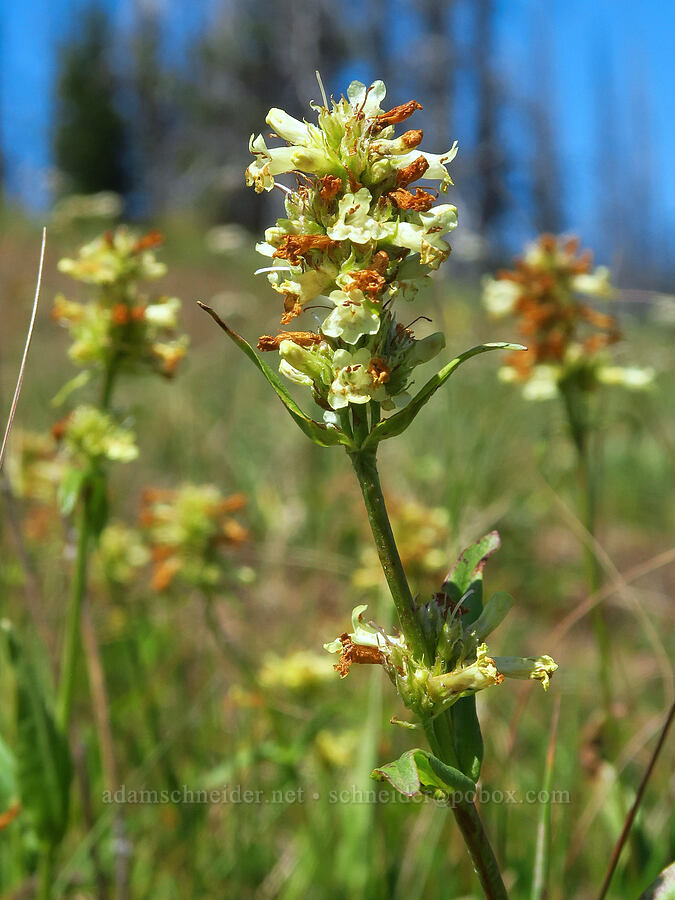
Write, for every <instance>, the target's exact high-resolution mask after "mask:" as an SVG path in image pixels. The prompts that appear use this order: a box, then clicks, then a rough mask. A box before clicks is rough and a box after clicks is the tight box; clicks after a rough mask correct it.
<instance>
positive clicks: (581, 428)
mask: <svg viewBox="0 0 675 900" xmlns="http://www.w3.org/2000/svg"><path fill="white" fill-rule="evenodd" d="M562 395H563V400H564V402H565V411H566V413H567V419H568V422H569V427H570V433H571V435H572V440H573V442H574V447H575V450H576V457H577V482H578V509H579V518H580V520H581V522H582V524H583V526H584V528H585V530H586V533H587V540H586V541H585V542H584V569H585V575H586V586H587V589H588V593H589V595H593V594H596V593H597V592H598V591H599V590H600V589H601V588H602V581H603V578H602V569H601V567H600V564H599V562H598V557H597V554H596V552H595V547H594V546H593V544H594V541H595V536H596V506H597V503H596V501H597V479H596V473H595V471H594V466H593V460H592V454H591V427H590V417H589V415H588V398H587V396H586V395H585V393H584V392H583V391H582V390H581V389H579V388H577V387H575V386H573V385H572V386H569V387H566V388H563V390H562ZM592 624H593V632H594V635H595V642H596V646H597V648H598V657H599V675H600V687H601V690H602V699H603V705H604V709H605V713H606V715H607V719H608V721H611V720H612V718H613V716H612V669H611V656H610V640H609V632H608V629H607V622H606V618H605V611H604V609H603V607H602V605H601V604H598V605H597V606H596V607H595V608H594V609H593V613H592Z"/></svg>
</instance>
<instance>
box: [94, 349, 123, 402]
mask: <svg viewBox="0 0 675 900" xmlns="http://www.w3.org/2000/svg"><path fill="white" fill-rule="evenodd" d="M118 365H119V358H118V357H117V355H115V356H113V357H112V359H111V360H110V362H109V363H108V365H107V366H106V368H105V372H104V373H103V384H102V385H101V401H100V403H99V406H100V408H101V409H102V410H106V409H108V407H109V406H110V403H111V401H112V391H113V386H114V384H115V377H116V375H117V368H118Z"/></svg>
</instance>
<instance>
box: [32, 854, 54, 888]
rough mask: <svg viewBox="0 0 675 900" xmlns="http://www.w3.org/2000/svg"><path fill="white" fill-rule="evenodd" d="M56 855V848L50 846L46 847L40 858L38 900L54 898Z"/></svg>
mask: <svg viewBox="0 0 675 900" xmlns="http://www.w3.org/2000/svg"><path fill="white" fill-rule="evenodd" d="M54 855H55V847H54V846H53V845H51V844H50V845H49V846H48V847H45V850H44V853H43V854H42V857H41V858H40V864H39V866H38V890H37V895H36V896H37V900H50V898H51V896H52V885H53V882H54Z"/></svg>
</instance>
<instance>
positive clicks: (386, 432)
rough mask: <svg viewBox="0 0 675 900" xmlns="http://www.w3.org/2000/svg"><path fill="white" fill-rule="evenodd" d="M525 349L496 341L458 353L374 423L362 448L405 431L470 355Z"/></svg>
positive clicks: (520, 345)
mask: <svg viewBox="0 0 675 900" xmlns="http://www.w3.org/2000/svg"><path fill="white" fill-rule="evenodd" d="M525 349H526V348H525V347H523V345H522V344H508V343H504V342H497V343H491V344H479V346H477V347H472V348H471V349H470V350H466V351H465V352H464V353H460V355H459V356H457V357H455V359H453V360H451V361H450V362H449V363H448V364H447V366H443V368H442V369H441V371H440V372H438V373H437V374H436V375H434V376H433V378H430V379H429V381H427V383H426V384H425V385H424V387H423V388H421V390H420V391H418V393H417V394H415V396H414V397H413V399H412V400H411V401H410V403H408V405H407V406H405V407H404V408H403V409H402V410H401V411H400V412H397V413H396V414H395V415H393V416H390V417H389V418H388V419H384V420H383V421H382V422H380V423H379V424H378V425H376V426H375V428H374V429H373V430H372V431H371V433H370V435H369V436H368V439H367V440H366V441H365V442H364V444H363V448H364V449H367V448H369V447H375V446H376V445H377V444H378V443H379V442H380V441H384V440H386V439H387V438H391V437H396V435H397V434H401V432H403V431H405V430H406V428H407V427H408V425H410V423H411V422H412V420H413V419H414V418H415V416H416V415H417V413H418V412H419V411H420V410H421V409H422V407H423V406H424V405H425V404H426V403H428V402H429V400H431V398H432V397H433V395H434V394H435V393H436V391H437V390H438V389H439V387H441V385H442V384H445V382H446V381H447V380H448V378H449V377H450V376H451V375H452V373H453V372H454V371H455V370H456V369H458V368H459V366H461V365H462V363H463V362H466V360H467V359H471V357H472V356H478V354H479V353H487V352H488V351H489V350H525Z"/></svg>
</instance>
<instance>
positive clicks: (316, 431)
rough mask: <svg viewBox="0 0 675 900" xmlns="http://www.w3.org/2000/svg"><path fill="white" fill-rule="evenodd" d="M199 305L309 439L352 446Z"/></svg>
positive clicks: (324, 444)
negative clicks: (302, 405) (310, 413)
mask: <svg viewBox="0 0 675 900" xmlns="http://www.w3.org/2000/svg"><path fill="white" fill-rule="evenodd" d="M197 303H198V304H199V306H201V308H202V309H203V310H205V311H206V312H207V313H208V314H209V315H210V316H211V318H212V319H213V320H214V322H216V323H217V324H218V325H219V326H220V327H221V328H222V329H223V331H224V332H225V334H226V335H227V336H228V337H229V338H230V340H231V341H233V342H234V343H235V344H236V345H237V347H239V349H240V350H241V351H242V352H243V353H245V354H246V356H248V358H249V359H250V360H251V362H253V363H254V364H255V365H256V366H257V367H258V369H260V371H261V372H262V374H263V375H264V376H265V378H266V379H267V381H268V382H269V383H270V384H271V386H272V388H273V390H274V392H275V393H276V395H277V397H278V398H279V399H280V400H281V402H282V403H283V404H284V406H285V407H286V409H287V410H288V412H289V413H290V415H291V417H292V418H293V420H294V422H295V424H296V425H297V426H298V427H299V428H300V429H301V430H302V431H303V432H304V433H305V434H306V435H307V437H308V438H310V439H311V440H313V441H314V443H315V444H318V445H319V446H320V447H334V446H336V445H337V444H345V445H347V444H350V441H349V439H348V438H347V436H346V435H345V434H343V433H342V432H341V431H338V430H337V429H335V428H328V427H327V426H326V425H324V424H323V423H321V422H315V421H314V419H311V418H310V417H309V416H308V415H307V414H306V413H304V412H303V411H302V410H301V409H300V407H299V406H298V404H297V403H296V402H295V400H294V399H293V398H292V397H291V395H290V394H289V392H288V391H287V390H286V387H285V386H284V384H283V382H282V381H281V379H280V378H279V377H278V376H277V374H276V373H275V372H273V371H272V369H270V367H269V366H268V365H267V363H266V362H264V360H262V359H260V357H259V356H258V354H257V353H256V352H255V350H254V349H253V347H251V345H250V344H249V343H248V342H247V341H245V340H244V338H243V337H242V336H241V335H240V334H237V332H236V331H233V330H232V329H231V328H230V327H229V325H226V324H225V322H223V320H222V319H221V318H220V316H219V315H218V313H217V312H216V311H215V310H213V309H211V307H210V306H207V305H206V304H205V303H202V302H201V300H198V301H197Z"/></svg>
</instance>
